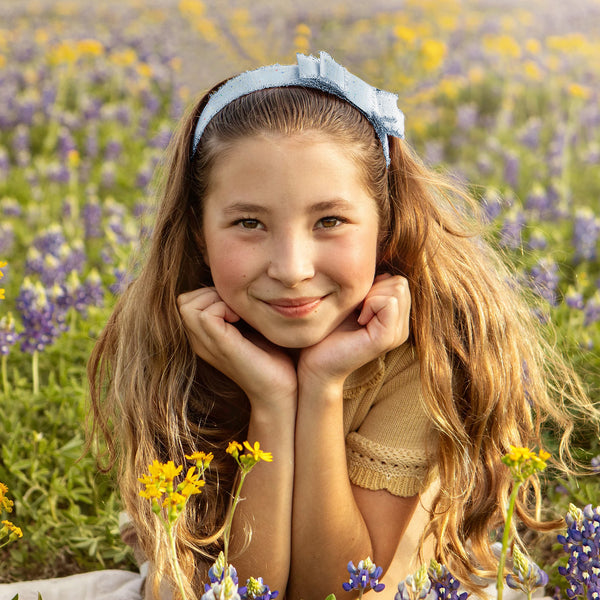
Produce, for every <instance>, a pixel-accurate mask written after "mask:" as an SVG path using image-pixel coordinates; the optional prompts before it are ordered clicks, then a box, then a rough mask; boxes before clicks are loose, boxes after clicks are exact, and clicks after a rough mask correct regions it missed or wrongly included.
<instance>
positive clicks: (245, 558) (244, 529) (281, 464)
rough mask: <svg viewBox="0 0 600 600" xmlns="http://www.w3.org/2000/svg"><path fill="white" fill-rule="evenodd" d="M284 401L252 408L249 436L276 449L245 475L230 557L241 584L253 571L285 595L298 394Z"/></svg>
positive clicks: (265, 446)
mask: <svg viewBox="0 0 600 600" xmlns="http://www.w3.org/2000/svg"><path fill="white" fill-rule="evenodd" d="M283 404H284V403H283V402H282V406H281V407H280V408H281V410H277V411H271V410H269V411H264V412H263V411H261V410H259V409H253V410H252V413H251V417H250V425H249V428H248V440H249V441H250V443H251V444H253V443H254V442H255V441H258V442H260V446H261V448H262V449H264V450H265V451H267V452H271V453H272V454H273V462H272V463H266V462H259V463H258V464H257V465H256V466H255V467H254V468H253V469H252V471H251V473H249V474H248V476H247V477H246V480H245V482H244V486H243V488H242V493H241V497H242V501H241V502H240V503H239V505H238V508H237V510H236V513H235V517H234V520H233V535H232V547H231V556H230V557H229V562H231V563H232V564H233V565H234V566H235V567H236V569H237V571H238V575H239V581H240V585H244V584H245V582H246V580H247V579H248V577H250V576H252V577H255V578H257V577H263V579H264V582H265V583H266V584H267V585H269V586H270V588H271V589H272V590H280V591H281V595H282V596H283V593H284V590H285V588H286V585H287V580H288V576H289V565H290V555H291V521H292V488H293V476H294V475H293V474H294V421H295V416H296V415H295V398H294V401H293V403H292V402H289V403H288V405H289V408H288V409H284V408H283ZM292 404H293V406H292ZM248 529H249V530H250V537H249V538H247V533H248ZM247 539H249V543H248V545H247V546H246V545H245V541H246V540H247Z"/></svg>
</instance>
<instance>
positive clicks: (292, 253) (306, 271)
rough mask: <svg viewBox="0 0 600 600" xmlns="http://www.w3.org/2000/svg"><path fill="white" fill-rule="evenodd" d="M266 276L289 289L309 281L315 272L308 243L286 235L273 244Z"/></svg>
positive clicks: (291, 235) (299, 237)
mask: <svg viewBox="0 0 600 600" xmlns="http://www.w3.org/2000/svg"><path fill="white" fill-rule="evenodd" d="M267 274H268V275H269V277H271V278H273V279H277V280H278V281H280V282H281V283H282V284H283V285H284V286H286V287H289V288H293V287H296V286H297V285H298V284H299V283H301V282H302V281H306V280H307V279H311V278H312V277H313V276H314V274H315V270H314V264H313V256H312V248H311V244H310V242H309V241H308V240H306V239H304V238H303V236H295V235H293V234H288V235H286V236H284V237H283V238H282V239H281V240H280V241H278V242H277V243H275V244H273V247H272V248H271V256H270V260H269V267H268V269H267Z"/></svg>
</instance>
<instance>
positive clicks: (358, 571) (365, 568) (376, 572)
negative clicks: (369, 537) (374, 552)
mask: <svg viewBox="0 0 600 600" xmlns="http://www.w3.org/2000/svg"><path fill="white" fill-rule="evenodd" d="M347 569H348V573H350V579H349V580H348V581H345V582H344V583H343V584H342V587H343V588H344V589H345V590H346V591H347V592H349V591H350V590H359V596H358V597H359V598H361V597H362V595H363V592H364V590H366V589H367V587H370V588H371V589H372V590H373V591H375V592H381V591H383V589H384V588H385V585H384V584H383V583H379V578H380V577H381V574H382V573H383V569H382V568H381V567H378V566H377V565H376V564H375V563H374V562H373V561H372V560H371V557H370V556H369V557H367V558H366V559H365V560H361V561H359V563H358V565H357V566H356V567H355V566H354V563H353V562H352V561H350V562H349V563H348V566H347Z"/></svg>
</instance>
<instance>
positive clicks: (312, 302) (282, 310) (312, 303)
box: [265, 296, 323, 318]
mask: <svg viewBox="0 0 600 600" xmlns="http://www.w3.org/2000/svg"><path fill="white" fill-rule="evenodd" d="M322 300H323V298H322V297H321V296H319V297H316V298H279V299H277V300H268V301H265V304H267V305H268V306H270V307H271V308H272V309H273V310H275V311H276V312H278V313H279V314H280V315H283V316H284V317H290V318H300V317H305V316H307V315H309V314H310V313H311V312H313V311H314V310H315V309H316V308H317V307H318V306H319V304H321V301H322Z"/></svg>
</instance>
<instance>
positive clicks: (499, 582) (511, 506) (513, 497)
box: [496, 482, 521, 600]
mask: <svg viewBox="0 0 600 600" xmlns="http://www.w3.org/2000/svg"><path fill="white" fill-rule="evenodd" d="M520 487H521V482H519V483H517V484H515V487H514V488H513V490H512V492H511V494H510V499H509V501H508V511H507V512H506V521H505V522H504V532H503V533H502V551H501V552H500V561H499V562H498V576H497V578H496V593H497V596H496V597H497V600H502V591H503V590H504V565H505V564H506V552H507V550H508V542H509V539H510V524H511V521H512V516H513V512H514V511H515V502H516V501H517V494H518V493H519V488H520Z"/></svg>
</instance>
